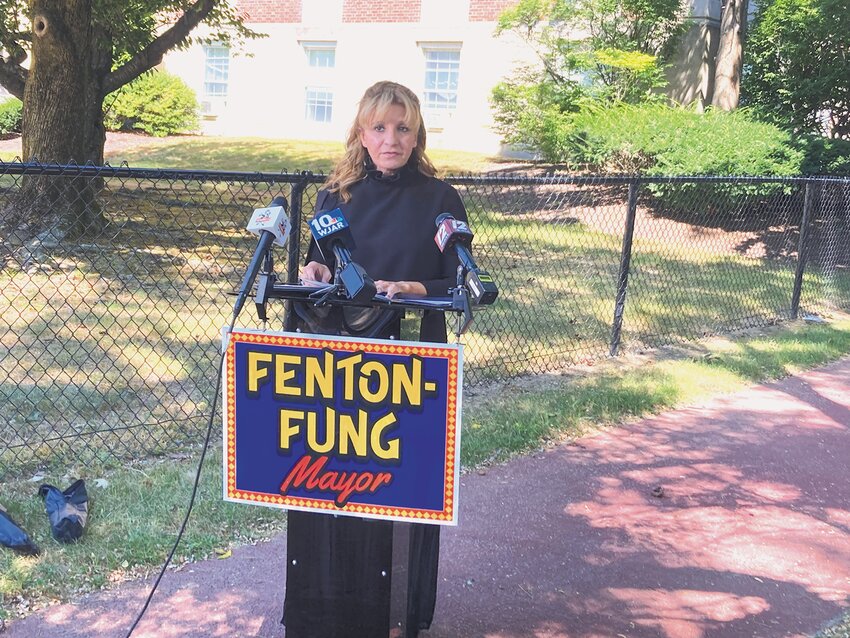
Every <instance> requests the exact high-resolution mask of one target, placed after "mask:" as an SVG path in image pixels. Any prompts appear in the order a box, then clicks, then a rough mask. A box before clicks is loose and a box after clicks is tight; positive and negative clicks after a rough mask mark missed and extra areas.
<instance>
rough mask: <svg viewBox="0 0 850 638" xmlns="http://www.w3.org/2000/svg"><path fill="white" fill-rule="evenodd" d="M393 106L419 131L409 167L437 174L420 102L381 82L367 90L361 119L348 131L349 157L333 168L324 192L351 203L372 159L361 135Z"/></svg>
mask: <svg viewBox="0 0 850 638" xmlns="http://www.w3.org/2000/svg"><path fill="white" fill-rule="evenodd" d="M393 104H397V105H399V106H401V107H402V108H403V109H404V113H405V119H406V124H407V125H408V126H409V127H410V128H411V129H412V130H415V131H417V133H416V146H415V148H414V149H413V152H412V153H411V155H410V159H409V160H408V162H407V164H408V166H415V167H416V169H417V170H418V171H419V172H420V173H422V174H423V175H427V176H429V177H433V176H434V175H436V174H437V169H436V168H434V165H433V164H432V163H431V160H429V159H428V156H427V155H425V122H424V121H423V120H422V111H421V110H420V108H419V98H417V97H416V94H415V93H414V92H413V91H411V90H410V89H408V88H407V87H406V86H402V85H401V84H397V83H396V82H388V81H383V82H377V83H376V84H373V85H372V86H370V87H369V88H368V89H366V93H364V94H363V97H362V98H361V99H360V106H359V108H358V109H357V117H355V118H354V123H353V124H352V125H351V129H350V130H349V131H348V139H347V141H346V143H345V155H344V156H343V158H342V159H341V160H340V161H339V162H337V164H336V166H334V167H333V170H332V171H331V172H330V175H328V179H327V181H326V182H325V184H324V188H327V189H328V190H329V191H330V192H332V193H338V194H339V196H340V197H341V199H342V201H344V202H347V201H349V200H350V199H351V193H350V192H349V189H350V188H351V186H352V185H353V184H355V183H357V182H359V181H360V180H361V179H363V178H364V177H365V176H366V161H367V160H368V159H369V155H368V153H367V152H366V149H365V148H364V147H363V145H362V144H361V143H360V131H362V130H363V129H364V128H366V127H367V126H370V125H371V124H372V122H374V121H375V120H380V119H381V118H383V117H384V115H386V112H387V110H389V108H390V106H392V105H393Z"/></svg>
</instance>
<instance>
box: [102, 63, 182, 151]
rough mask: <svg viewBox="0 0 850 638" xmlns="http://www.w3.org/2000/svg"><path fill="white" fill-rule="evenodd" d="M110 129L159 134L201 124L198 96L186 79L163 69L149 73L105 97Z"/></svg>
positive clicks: (107, 125)
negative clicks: (184, 80)
mask: <svg viewBox="0 0 850 638" xmlns="http://www.w3.org/2000/svg"><path fill="white" fill-rule="evenodd" d="M104 104H105V105H106V106H107V108H108V110H107V111H106V113H105V116H104V123H105V125H106V128H107V129H108V130H111V131H127V130H133V129H136V130H140V131H144V132H146V133H149V134H150V135H154V136H156V137H164V136H166V135H173V134H175V133H186V132H190V131H194V130H196V129H197V128H198V100H197V99H196V97H195V93H194V91H192V89H190V88H189V87H188V86H187V85H186V83H185V82H183V80H181V79H180V78H178V77H177V76H175V75H171V74H170V73H166V72H164V71H153V72H151V73H146V74H144V75H142V76H140V77H139V78H137V79H136V80H134V81H133V82H131V83H130V84H128V85H125V86H122V87H121V88H120V89H118V90H117V91H115V92H114V93H111V94H110V95H109V96H107V98H106V100H104Z"/></svg>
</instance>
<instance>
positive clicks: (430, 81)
mask: <svg viewBox="0 0 850 638" xmlns="http://www.w3.org/2000/svg"><path fill="white" fill-rule="evenodd" d="M462 46H463V45H462V43H461V42H420V43H419V48H420V49H421V50H422V55H423V57H424V58H425V59H424V63H425V64H424V78H423V90H422V108H423V109H424V110H426V111H428V112H431V113H453V112H454V111H456V110H457V101H458V90H459V88H460V64H461V50H462ZM435 53H456V54H457V59H455V60H439V59H432V58H431V55H432V54H435ZM432 74H436V77H432ZM441 75H445V76H446V79H445V81H443V80H442V78H441ZM452 84H454V86H452ZM440 95H442V96H444V98H445V99H443V100H439V99H437V96H440Z"/></svg>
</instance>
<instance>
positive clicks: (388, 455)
mask: <svg viewBox="0 0 850 638" xmlns="http://www.w3.org/2000/svg"><path fill="white" fill-rule="evenodd" d="M395 422H396V418H395V414H393V413H392V412H390V413H389V414H387V415H386V416H383V417H381V418H380V419H378V421H377V422H376V423H375V425H374V427H372V433H371V437H370V443H371V445H372V451H373V452H374V453H375V456H377V457H378V458H379V459H384V460H385V461H389V460H392V459H398V455H399V454H398V449H399V442H398V437H396V438H394V439H390V440H389V441H387V442H386V446H385V445H384V443H383V442H382V441H381V435H382V434H383V433H384V430H386V429H387V428H388V427H389V426H391V425H392V424H393V423H395Z"/></svg>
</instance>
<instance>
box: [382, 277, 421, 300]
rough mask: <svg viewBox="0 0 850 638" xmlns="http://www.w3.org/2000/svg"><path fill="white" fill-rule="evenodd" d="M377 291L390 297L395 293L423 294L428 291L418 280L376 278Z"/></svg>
mask: <svg viewBox="0 0 850 638" xmlns="http://www.w3.org/2000/svg"><path fill="white" fill-rule="evenodd" d="M375 287H376V288H377V289H378V293H383V294H385V295H386V296H387V297H389V298H390V299H392V298H393V297H395V296H396V295H425V294H427V293H428V291H427V290H425V286H424V285H422V283H421V282H418V281H384V280H383V279H378V280H377V281H376V282H375Z"/></svg>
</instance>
